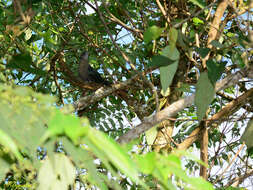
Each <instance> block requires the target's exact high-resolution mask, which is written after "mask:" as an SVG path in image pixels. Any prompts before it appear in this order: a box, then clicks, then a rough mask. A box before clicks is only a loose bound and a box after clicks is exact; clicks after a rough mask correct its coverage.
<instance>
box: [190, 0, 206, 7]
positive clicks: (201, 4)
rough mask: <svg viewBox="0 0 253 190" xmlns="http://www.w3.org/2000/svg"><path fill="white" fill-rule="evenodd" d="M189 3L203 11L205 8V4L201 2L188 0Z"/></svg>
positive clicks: (199, 0)
mask: <svg viewBox="0 0 253 190" xmlns="http://www.w3.org/2000/svg"><path fill="white" fill-rule="evenodd" d="M189 1H190V2H192V3H193V4H194V5H197V6H199V7H200V8H201V9H203V8H204V7H205V6H206V4H205V2H204V1H201V0H189Z"/></svg>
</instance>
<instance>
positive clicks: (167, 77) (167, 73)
mask: <svg viewBox="0 0 253 190" xmlns="http://www.w3.org/2000/svg"><path fill="white" fill-rule="evenodd" d="M177 67H178V60H177V61H175V62H174V63H173V64H171V65H168V66H163V67H160V80H161V84H162V90H163V92H164V93H165V92H166V91H167V89H168V88H169V86H170V84H171V82H172V80H173V78H174V75H175V73H176V71H177Z"/></svg>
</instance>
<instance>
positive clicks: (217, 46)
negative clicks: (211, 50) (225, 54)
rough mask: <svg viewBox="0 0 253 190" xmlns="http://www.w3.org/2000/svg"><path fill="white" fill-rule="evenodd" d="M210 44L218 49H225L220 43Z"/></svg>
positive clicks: (213, 42)
mask: <svg viewBox="0 0 253 190" xmlns="http://www.w3.org/2000/svg"><path fill="white" fill-rule="evenodd" d="M210 44H211V45H212V46H214V47H216V48H223V47H224V46H223V45H222V44H221V43H220V42H218V41H217V40H213V41H211V43H210Z"/></svg>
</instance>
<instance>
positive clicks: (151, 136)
mask: <svg viewBox="0 0 253 190" xmlns="http://www.w3.org/2000/svg"><path fill="white" fill-rule="evenodd" d="M156 135H157V128H156V126H154V127H152V128H151V129H149V130H148V131H146V132H145V136H146V140H147V143H148V144H149V145H152V144H153V142H154V140H155V138H156Z"/></svg>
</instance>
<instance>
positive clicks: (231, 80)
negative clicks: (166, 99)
mask: <svg viewBox="0 0 253 190" xmlns="http://www.w3.org/2000/svg"><path fill="white" fill-rule="evenodd" d="M252 73H253V69H252V68H251V69H243V70H241V71H237V72H236V73H234V74H231V75H229V76H228V77H226V78H224V79H223V80H221V81H219V82H217V83H216V85H215V92H218V91H220V90H223V89H226V88H228V87H229V86H233V85H235V84H237V83H238V82H239V80H240V79H242V78H243V77H247V76H251V75H253V74H252ZM194 97H195V94H193V95H191V96H187V97H185V98H183V99H180V100H178V101H176V102H174V103H173V104H171V105H170V106H168V107H166V108H165V109H163V110H162V111H159V112H157V113H155V114H153V115H150V116H149V117H146V118H144V119H143V122H142V123H141V124H139V125H137V126H136V127H135V128H133V129H131V130H129V131H128V132H127V133H125V134H124V135H122V136H121V137H120V138H119V139H118V142H119V143H127V142H129V141H131V140H133V139H135V138H138V137H139V136H140V134H142V133H143V132H145V131H147V130H149V129H150V128H151V127H153V126H155V125H157V124H159V123H160V122H162V121H164V120H166V119H169V118H171V117H173V116H175V115H176V114H177V113H178V112H179V111H182V110H183V109H184V108H186V107H188V106H190V105H192V104H193V102H194ZM193 142H194V141H193Z"/></svg>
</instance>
